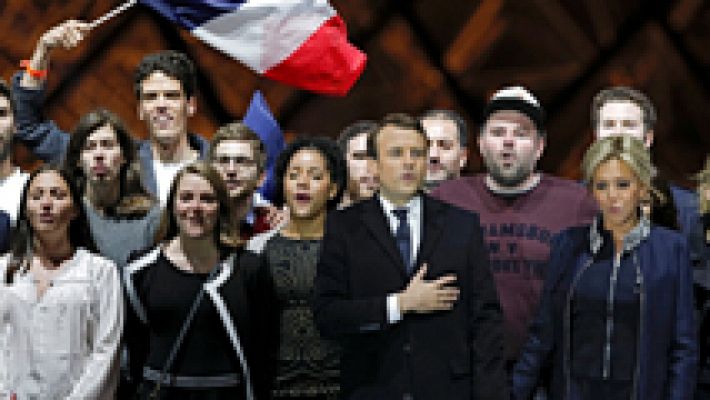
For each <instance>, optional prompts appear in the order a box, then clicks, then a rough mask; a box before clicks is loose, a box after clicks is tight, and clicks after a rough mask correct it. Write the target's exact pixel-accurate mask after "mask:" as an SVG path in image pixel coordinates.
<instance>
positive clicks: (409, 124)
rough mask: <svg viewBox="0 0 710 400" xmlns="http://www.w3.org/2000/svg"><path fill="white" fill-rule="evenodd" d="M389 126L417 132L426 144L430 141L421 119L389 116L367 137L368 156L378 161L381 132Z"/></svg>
mask: <svg viewBox="0 0 710 400" xmlns="http://www.w3.org/2000/svg"><path fill="white" fill-rule="evenodd" d="M388 126H395V127H397V128H400V129H405V130H410V131H415V132H417V133H419V134H420V135H422V137H423V138H424V142H428V141H429V139H428V138H427V136H426V131H424V127H423V126H422V122H421V121H420V120H419V119H417V118H414V117H412V116H411V115H409V114H404V113H392V114H387V115H385V117H384V118H382V120H381V121H380V123H379V124H378V125H377V129H376V130H375V131H374V132H373V133H372V134H371V135H369V136H368V137H367V154H368V155H369V156H370V157H372V158H374V159H377V137H378V136H379V135H380V132H382V129H384V128H385V127H388Z"/></svg>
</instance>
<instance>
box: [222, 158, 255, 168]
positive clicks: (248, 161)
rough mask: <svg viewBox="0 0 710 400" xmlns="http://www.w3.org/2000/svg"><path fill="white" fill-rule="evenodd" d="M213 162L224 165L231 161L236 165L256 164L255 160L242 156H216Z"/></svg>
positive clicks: (249, 165) (247, 165)
mask: <svg viewBox="0 0 710 400" xmlns="http://www.w3.org/2000/svg"><path fill="white" fill-rule="evenodd" d="M214 162H215V163H216V164H219V165H221V166H225V167H226V166H228V165H231V164H232V163H234V165H236V166H238V167H253V166H255V165H256V160H254V159H253V158H249V157H244V156H234V157H231V156H216V157H215V158H214Z"/></svg>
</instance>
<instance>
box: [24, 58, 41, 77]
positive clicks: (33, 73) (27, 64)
mask: <svg viewBox="0 0 710 400" xmlns="http://www.w3.org/2000/svg"><path fill="white" fill-rule="evenodd" d="M20 67H22V68H24V69H25V72H27V73H28V74H30V76H31V77H33V78H35V79H44V78H46V77H47V70H46V69H33V68H32V67H31V66H30V60H22V61H20Z"/></svg>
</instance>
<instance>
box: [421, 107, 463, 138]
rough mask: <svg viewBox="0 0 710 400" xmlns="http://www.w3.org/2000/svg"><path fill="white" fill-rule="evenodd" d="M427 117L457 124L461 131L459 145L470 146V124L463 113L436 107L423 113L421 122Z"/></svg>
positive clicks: (457, 128)
mask: <svg viewBox="0 0 710 400" xmlns="http://www.w3.org/2000/svg"><path fill="white" fill-rule="evenodd" d="M427 119H443V120H447V121H451V122H453V123H454V124H456V130H457V131H458V133H459V146H461V147H466V146H468V125H467V124H466V120H464V119H463V117H462V116H461V114H459V113H457V112H456V111H454V110H443V109H434V110H429V111H427V112H425V113H424V114H422V116H421V117H419V122H422V121H424V120H427Z"/></svg>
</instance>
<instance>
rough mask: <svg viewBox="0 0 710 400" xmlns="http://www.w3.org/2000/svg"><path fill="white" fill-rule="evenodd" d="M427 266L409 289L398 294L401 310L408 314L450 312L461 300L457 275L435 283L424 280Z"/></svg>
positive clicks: (446, 276)
mask: <svg viewBox="0 0 710 400" xmlns="http://www.w3.org/2000/svg"><path fill="white" fill-rule="evenodd" d="M426 271H427V264H426V263H425V264H423V265H422V267H421V268H419V271H417V273H416V274H415V275H414V277H413V278H412V280H411V281H409V284H408V285H407V288H406V289H404V291H402V292H400V293H398V294H397V301H398V303H399V310H400V313H401V314H402V316H404V314H406V313H410V312H414V313H431V312H436V311H446V310H450V309H451V308H452V307H453V306H454V304H455V303H456V300H458V298H459V289H458V288H457V287H454V286H451V285H453V284H455V283H456V276H455V275H445V276H442V277H441V278H439V279H436V280H433V281H427V280H424V275H425V274H426Z"/></svg>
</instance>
